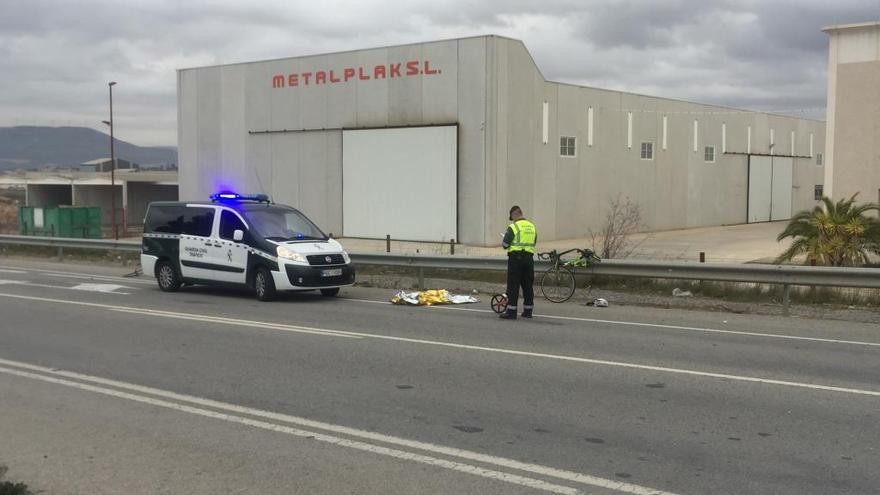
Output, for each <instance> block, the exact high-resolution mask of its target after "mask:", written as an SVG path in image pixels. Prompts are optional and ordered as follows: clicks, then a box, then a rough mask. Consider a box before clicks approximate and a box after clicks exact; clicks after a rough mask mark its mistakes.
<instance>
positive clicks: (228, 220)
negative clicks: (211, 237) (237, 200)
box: [220, 210, 247, 241]
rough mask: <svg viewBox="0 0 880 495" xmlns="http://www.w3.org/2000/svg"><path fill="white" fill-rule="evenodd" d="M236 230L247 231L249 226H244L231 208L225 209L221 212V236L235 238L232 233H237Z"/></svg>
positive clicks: (228, 238) (229, 238)
mask: <svg viewBox="0 0 880 495" xmlns="http://www.w3.org/2000/svg"><path fill="white" fill-rule="evenodd" d="M236 230H241V231H242V232H245V231H247V228H246V227H245V226H244V223H242V221H241V219H240V218H238V215H236V214H235V213H232V212H231V211H229V210H223V212H222V213H220V238H221V239H226V240H227V241H231V240H233V239H232V234H233V233H235V231H236Z"/></svg>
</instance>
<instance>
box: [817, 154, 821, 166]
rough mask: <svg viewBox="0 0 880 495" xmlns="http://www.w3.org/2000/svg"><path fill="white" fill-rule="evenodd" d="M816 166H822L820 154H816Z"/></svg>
mask: <svg viewBox="0 0 880 495" xmlns="http://www.w3.org/2000/svg"><path fill="white" fill-rule="evenodd" d="M816 165H817V166H819V167H821V166H822V153H816Z"/></svg>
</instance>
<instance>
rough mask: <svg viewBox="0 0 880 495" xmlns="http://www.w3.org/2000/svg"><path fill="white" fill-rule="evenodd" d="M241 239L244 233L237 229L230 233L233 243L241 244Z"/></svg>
mask: <svg viewBox="0 0 880 495" xmlns="http://www.w3.org/2000/svg"><path fill="white" fill-rule="evenodd" d="M242 239H244V232H243V231H241V230H239V229H235V232H233V233H232V240H233V241H235V242H241V240H242Z"/></svg>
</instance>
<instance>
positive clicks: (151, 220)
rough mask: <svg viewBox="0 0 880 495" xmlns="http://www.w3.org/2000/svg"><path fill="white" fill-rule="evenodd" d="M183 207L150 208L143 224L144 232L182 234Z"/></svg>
mask: <svg viewBox="0 0 880 495" xmlns="http://www.w3.org/2000/svg"><path fill="white" fill-rule="evenodd" d="M185 210H186V207H185V206H151V207H150V210H149V211H148V212H147V220H146V222H145V223H144V232H149V233H152V232H159V233H162V234H182V233H183V217H184V213H185Z"/></svg>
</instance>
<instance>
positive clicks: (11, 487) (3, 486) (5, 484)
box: [0, 466, 34, 495]
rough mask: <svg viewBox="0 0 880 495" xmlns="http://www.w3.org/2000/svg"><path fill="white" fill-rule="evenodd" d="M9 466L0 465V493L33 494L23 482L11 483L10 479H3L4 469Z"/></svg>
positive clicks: (0, 494)
mask: <svg viewBox="0 0 880 495" xmlns="http://www.w3.org/2000/svg"><path fill="white" fill-rule="evenodd" d="M8 470H9V468H7V467H6V466H0V495H34V493H33V492H32V491H30V489H29V488H28V486H27V485H25V484H24V483H13V482H11V481H3V478H4V477H5V476H6V471H8Z"/></svg>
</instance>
